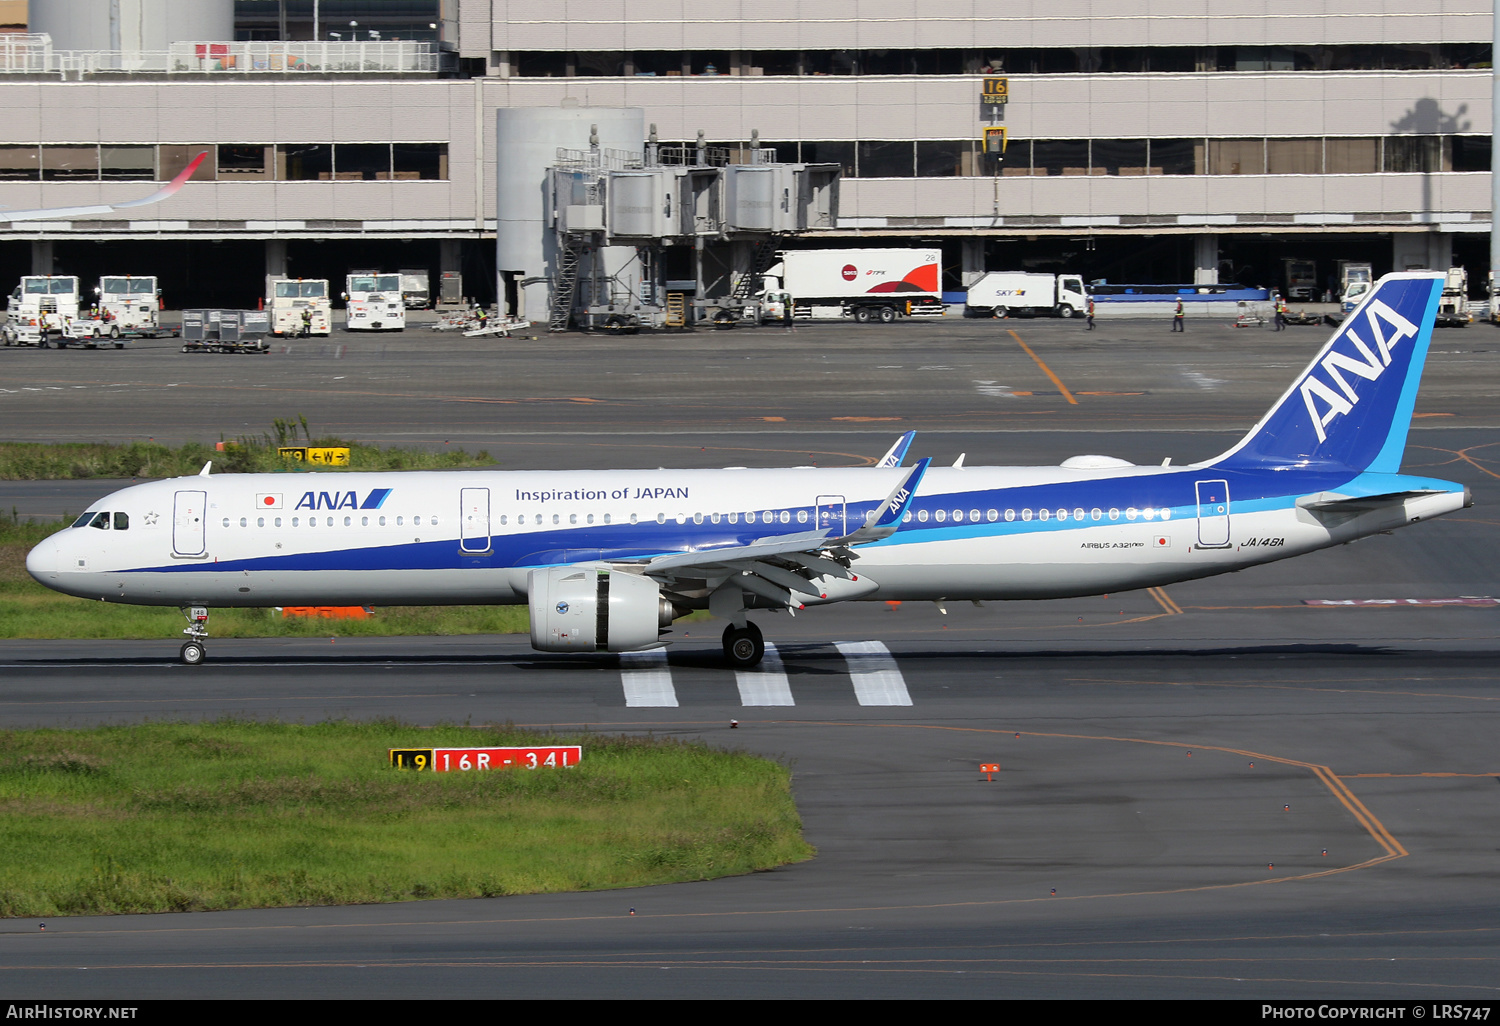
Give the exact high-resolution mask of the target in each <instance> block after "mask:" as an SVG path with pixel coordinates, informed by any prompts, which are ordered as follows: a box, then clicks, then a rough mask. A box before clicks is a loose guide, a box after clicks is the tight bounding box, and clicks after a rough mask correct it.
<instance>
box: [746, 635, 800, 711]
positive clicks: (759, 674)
mask: <svg viewBox="0 0 1500 1026" xmlns="http://www.w3.org/2000/svg"><path fill="white" fill-rule="evenodd" d="M734 682H735V683H736V684H738V685H739V688H740V703H741V704H742V705H796V704H797V703H796V702H794V701H792V688H791V685H790V684H788V683H787V679H786V668H785V667H783V666H782V664H781V656H780V655H778V654H777V652H776V646H775V645H773V644H771V643H770V642H769V641H768V642H766V655H765V658H763V659H762V660H761V661H760V665H759V666H757V667H755V669H753V670H736V671H735V672H734Z"/></svg>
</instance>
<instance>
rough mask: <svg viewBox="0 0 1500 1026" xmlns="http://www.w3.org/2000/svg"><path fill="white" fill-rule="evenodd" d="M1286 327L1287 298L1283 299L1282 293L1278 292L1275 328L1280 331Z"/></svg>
mask: <svg viewBox="0 0 1500 1026" xmlns="http://www.w3.org/2000/svg"><path fill="white" fill-rule="evenodd" d="M1285 327H1286V300H1285V299H1283V298H1282V297H1281V295H1280V294H1279V293H1278V294H1277V296H1276V327H1275V329H1274V330H1276V331H1280V330H1281V329H1282V328H1285Z"/></svg>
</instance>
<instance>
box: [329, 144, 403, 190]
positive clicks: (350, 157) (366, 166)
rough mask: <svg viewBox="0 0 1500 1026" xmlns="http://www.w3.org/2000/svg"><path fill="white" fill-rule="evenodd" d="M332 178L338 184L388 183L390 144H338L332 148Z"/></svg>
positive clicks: (389, 175) (389, 174)
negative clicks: (338, 182)
mask: <svg viewBox="0 0 1500 1026" xmlns="http://www.w3.org/2000/svg"><path fill="white" fill-rule="evenodd" d="M333 177H334V180H335V181H340V182H373V181H377V180H379V181H389V180H390V177H391V145H390V143H339V144H338V145H337V146H335V147H334V148H333Z"/></svg>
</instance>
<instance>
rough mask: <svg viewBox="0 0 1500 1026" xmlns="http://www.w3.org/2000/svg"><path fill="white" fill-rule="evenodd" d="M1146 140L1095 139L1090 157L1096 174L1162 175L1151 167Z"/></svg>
mask: <svg viewBox="0 0 1500 1026" xmlns="http://www.w3.org/2000/svg"><path fill="white" fill-rule="evenodd" d="M1147 150H1148V147H1147V145H1146V140H1145V139H1095V140H1094V142H1093V146H1092V147H1091V151H1090V156H1089V167H1090V169H1091V170H1092V171H1093V173H1094V174H1099V173H1101V172H1102V173H1104V174H1106V175H1148V174H1156V175H1159V174H1161V170H1160V169H1159V168H1153V167H1151V165H1150V160H1149V155H1148V152H1147Z"/></svg>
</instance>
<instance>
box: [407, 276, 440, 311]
mask: <svg viewBox="0 0 1500 1026" xmlns="http://www.w3.org/2000/svg"><path fill="white" fill-rule="evenodd" d="M401 302H402V303H404V304H405V305H406V308H407V309H408V310H425V309H427V307H428V306H430V305H432V285H431V282H430V280H429V279H428V276H427V272H426V271H415V270H411V269H408V268H402V269H401Z"/></svg>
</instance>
